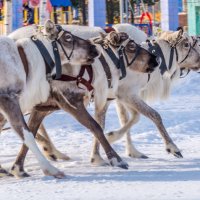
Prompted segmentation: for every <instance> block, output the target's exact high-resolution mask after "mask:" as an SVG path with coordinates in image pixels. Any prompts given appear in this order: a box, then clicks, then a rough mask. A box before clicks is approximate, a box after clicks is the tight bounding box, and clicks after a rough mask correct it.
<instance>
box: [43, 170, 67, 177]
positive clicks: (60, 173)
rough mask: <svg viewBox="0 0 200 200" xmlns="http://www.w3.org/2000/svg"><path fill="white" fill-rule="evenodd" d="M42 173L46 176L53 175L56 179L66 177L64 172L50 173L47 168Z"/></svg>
mask: <svg viewBox="0 0 200 200" xmlns="http://www.w3.org/2000/svg"><path fill="white" fill-rule="evenodd" d="M44 174H45V175H46V176H53V177H55V178H58V179H63V178H65V177H66V176H65V174H64V172H61V171H58V172H56V173H51V172H49V171H48V170H44Z"/></svg>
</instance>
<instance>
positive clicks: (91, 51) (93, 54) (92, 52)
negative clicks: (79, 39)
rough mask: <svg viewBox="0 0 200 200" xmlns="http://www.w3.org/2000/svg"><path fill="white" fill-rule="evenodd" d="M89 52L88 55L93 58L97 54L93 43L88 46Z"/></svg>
mask: <svg viewBox="0 0 200 200" xmlns="http://www.w3.org/2000/svg"><path fill="white" fill-rule="evenodd" d="M89 53H90V56H91V57H93V58H95V57H97V56H98V55H99V52H98V51H97V48H96V46H95V45H91V46H90V52H89Z"/></svg>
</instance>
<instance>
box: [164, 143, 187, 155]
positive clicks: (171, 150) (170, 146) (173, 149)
mask: <svg viewBox="0 0 200 200" xmlns="http://www.w3.org/2000/svg"><path fill="white" fill-rule="evenodd" d="M166 151H167V152H168V153H171V154H173V155H174V156H175V157H177V158H183V156H182V154H181V152H180V150H179V149H178V148H177V146H176V145H175V144H174V143H169V144H167V147H166Z"/></svg>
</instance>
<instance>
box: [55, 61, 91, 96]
mask: <svg viewBox="0 0 200 200" xmlns="http://www.w3.org/2000/svg"><path fill="white" fill-rule="evenodd" d="M85 71H87V73H88V75H89V80H86V79H85V78H83V75H84V73H85ZM54 76H55V75H54ZM57 80H59V81H66V82H69V81H76V83H77V86H78V87H79V84H80V83H81V84H83V85H84V86H85V87H86V88H87V89H88V91H89V92H90V91H92V90H93V89H94V88H93V86H92V80H93V70H92V66H91V65H82V66H81V69H80V72H79V74H78V76H77V77H73V76H69V75H65V74H62V75H61V77H60V78H59V79H57Z"/></svg>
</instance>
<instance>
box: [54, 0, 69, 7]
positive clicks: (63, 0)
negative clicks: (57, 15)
mask: <svg viewBox="0 0 200 200" xmlns="http://www.w3.org/2000/svg"><path fill="white" fill-rule="evenodd" d="M50 2H51V5H52V6H57V7H61V6H71V5H72V3H71V1H70V0H50Z"/></svg>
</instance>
